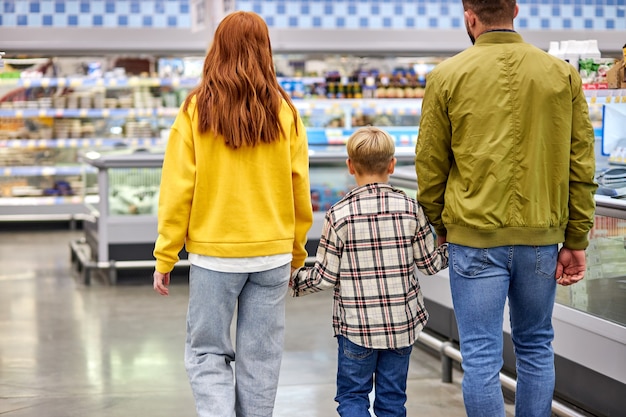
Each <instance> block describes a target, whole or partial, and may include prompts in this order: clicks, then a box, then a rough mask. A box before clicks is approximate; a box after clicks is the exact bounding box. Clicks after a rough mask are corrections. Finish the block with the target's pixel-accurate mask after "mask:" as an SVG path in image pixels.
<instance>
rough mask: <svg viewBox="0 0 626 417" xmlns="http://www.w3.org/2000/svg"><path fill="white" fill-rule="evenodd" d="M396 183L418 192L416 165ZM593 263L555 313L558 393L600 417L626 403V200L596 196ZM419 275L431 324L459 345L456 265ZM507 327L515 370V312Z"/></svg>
mask: <svg viewBox="0 0 626 417" xmlns="http://www.w3.org/2000/svg"><path fill="white" fill-rule="evenodd" d="M601 165H603V164H602V163H601ZM390 183H391V184H392V185H395V186H397V187H399V188H401V189H404V190H405V191H406V192H407V193H409V195H413V196H415V195H416V192H417V176H416V173H415V169H414V168H413V167H401V168H399V169H397V170H396V172H395V173H394V174H392V176H391V178H390ZM587 263H588V266H587V273H586V277H585V279H584V280H583V281H581V282H579V283H577V284H576V285H573V286H568V287H560V286H559V287H558V289H557V297H556V304H555V306H554V313H553V325H554V331H555V339H554V342H553V347H554V352H555V367H556V370H557V372H556V377H557V379H556V389H555V396H556V397H557V398H560V399H562V400H564V401H566V402H568V403H570V404H573V405H575V406H577V407H580V408H581V409H583V410H585V411H587V412H591V413H592V414H593V415H595V416H614V415H621V414H622V413H623V410H624V409H626V398H625V397H624V396H623V393H624V392H626V361H624V358H626V200H625V199H619V198H612V197H609V196H604V195H596V216H595V225H594V227H593V229H592V231H591V233H590V245H589V247H588V249H587ZM419 279H420V286H421V287H422V292H423V294H424V298H425V303H426V307H427V309H428V311H429V312H430V319H429V322H428V325H427V328H428V329H429V330H430V331H434V332H435V333H438V334H439V335H441V336H442V337H443V338H445V339H446V340H449V341H451V342H453V343H456V344H458V343H459V335H458V331H457V328H456V320H455V316H454V310H453V305H452V297H451V295H450V289H449V272H448V270H447V269H446V270H444V271H441V272H440V273H438V274H437V275H435V276H432V277H429V276H425V275H421V274H420V278H419ZM502 330H503V334H504V339H505V353H504V370H505V371H506V372H508V373H509V374H511V375H515V356H514V354H513V347H512V342H511V338H510V326H509V320H508V310H505V314H504V327H503V329H502ZM573 381H575V383H573Z"/></svg>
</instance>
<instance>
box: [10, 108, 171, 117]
mask: <svg viewBox="0 0 626 417" xmlns="http://www.w3.org/2000/svg"><path fill="white" fill-rule="evenodd" d="M177 113H178V108H173V107H159V108H146V109H140V108H132V109H130V108H129V109H0V117H14V118H29V117H55V118H64V117H79V118H86V117H93V118H107V117H159V116H161V117H163V116H165V117H175V116H176V114H177Z"/></svg>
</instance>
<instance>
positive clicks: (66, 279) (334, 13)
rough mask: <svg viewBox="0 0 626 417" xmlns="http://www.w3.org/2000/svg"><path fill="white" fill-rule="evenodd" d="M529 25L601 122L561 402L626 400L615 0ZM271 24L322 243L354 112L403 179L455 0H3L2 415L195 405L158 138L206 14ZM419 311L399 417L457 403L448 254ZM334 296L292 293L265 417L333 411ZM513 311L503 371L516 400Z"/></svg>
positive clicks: (560, 356)
mask: <svg viewBox="0 0 626 417" xmlns="http://www.w3.org/2000/svg"><path fill="white" fill-rule="evenodd" d="M518 4H519V7H520V12H519V15H518V17H517V18H516V20H515V25H516V29H517V30H518V31H519V33H520V34H521V35H522V36H523V37H524V39H525V40H526V41H527V42H529V43H532V44H533V45H535V46H537V47H538V48H541V49H543V50H545V51H547V52H549V53H551V54H553V55H556V56H559V57H560V58H562V59H565V60H567V61H568V62H570V64H572V65H574V66H575V67H576V68H578V70H579V71H580V74H581V77H582V79H583V83H584V87H585V94H586V97H587V100H588V103H589V115H590V117H591V120H592V123H593V126H594V131H595V134H596V144H595V145H596V161H597V170H598V173H597V181H598V183H599V185H600V187H599V189H598V192H597V195H596V206H597V210H596V218H595V225H594V228H593V230H592V232H591V237H590V241H591V243H590V246H589V248H588V250H587V262H588V271H587V276H586V278H585V279H584V280H583V281H582V282H581V283H579V284H577V285H574V286H570V287H560V288H558V290H557V301H556V304H555V308H554V318H553V321H554V328H555V340H554V351H555V356H556V358H555V366H556V371H557V380H556V388H555V395H554V401H553V407H552V412H553V415H554V416H599V417H608V416H624V410H626V396H625V395H624V393H626V76H625V74H624V72H625V70H624V67H625V64H624V61H625V58H626V0H584V1H582V0H518ZM234 10H246V11H254V12H256V13H258V14H259V15H261V16H262V17H263V18H264V19H265V21H266V22H267V24H268V27H269V29H270V37H271V40H272V47H273V51H274V60H275V66H276V71H277V75H278V77H279V81H280V83H281V85H282V86H283V88H284V89H285V90H286V91H288V92H289V93H290V94H291V96H292V97H293V100H294V103H295V105H296V107H297V108H298V110H299V112H300V114H301V115H302V118H303V120H304V122H305V126H306V128H307V137H308V141H309V154H310V178H311V197H312V202H313V208H314V224H313V227H312V228H311V230H310V232H309V236H308V238H309V239H308V243H307V250H308V252H309V256H310V258H309V259H308V261H309V262H311V261H312V258H313V257H314V256H315V251H316V247H317V243H318V241H319V236H320V233H321V224H322V220H323V216H324V212H325V210H327V209H328V208H329V207H330V206H331V205H332V204H333V203H335V202H336V201H338V200H339V199H340V198H341V197H342V196H343V195H344V194H345V193H346V192H347V191H348V190H350V189H351V188H352V187H353V186H354V182H353V178H352V177H351V176H350V175H349V174H348V172H347V170H346V169H345V165H344V161H345V158H346V153H345V147H344V145H345V142H346V140H347V138H348V137H349V136H350V134H351V133H352V132H353V131H354V130H355V129H356V128H358V127H359V126H365V125H375V126H380V127H384V128H385V129H387V130H388V131H389V132H390V133H391V135H392V136H393V137H394V139H395V140H396V150H397V155H396V156H397V158H398V167H397V169H396V172H395V173H394V174H393V175H392V177H391V179H390V182H391V183H392V184H393V185H395V186H397V187H399V188H401V189H403V190H405V191H406V192H407V193H409V194H410V195H415V193H416V186H417V184H416V177H415V170H414V148H415V143H416V140H417V133H418V125H419V120H420V112H421V100H422V97H423V94H424V86H425V82H426V76H427V74H428V72H429V71H430V70H432V68H434V67H435V66H436V65H437V64H438V63H440V62H442V61H443V60H445V59H446V58H448V57H450V56H452V55H454V54H456V53H458V52H460V51H462V50H463V49H465V48H467V47H469V46H471V43H470V41H469V39H468V36H467V33H466V30H465V27H464V22H463V6H462V3H461V1H460V0H333V1H330V0H115V1H113V0H89V1H87V0H66V1H58V0H29V1H21V0H0V265H1V269H0V415H2V416H5V415H6V416H8V417H34V416H46V417H73V416H81V417H82V416H88V417H99V416H107V417H115V416H139V415H141V416H143V415H146V416H147V415H150V416H154V417H179V416H192V415H195V409H194V404H193V398H192V395H191V390H190V388H189V384H188V381H187V376H186V374H185V370H184V366H183V360H182V358H183V348H184V338H185V314H186V309H187V296H188V281H187V273H188V262H187V260H186V256H185V253H181V261H180V262H179V264H178V265H177V267H176V269H175V271H174V279H173V284H172V289H171V295H170V296H169V297H167V298H164V297H160V296H158V295H157V294H156V293H155V292H154V291H153V290H152V268H153V267H154V260H153V258H152V247H153V244H154V240H155V238H156V202H157V199H158V186H159V181H160V167H161V164H162V159H163V149H164V145H165V144H166V142H167V139H168V134H169V127H170V125H171V123H172V121H173V118H174V117H175V115H176V113H177V111H178V106H179V105H180V103H181V101H182V100H184V98H185V97H186V94H187V93H188V91H189V90H190V89H191V88H193V87H194V86H195V85H196V84H197V82H198V80H199V78H200V76H201V68H202V63H203V59H204V54H205V52H206V49H207V47H208V46H209V44H210V42H211V37H212V33H213V31H214V29H215V27H216V25H217V23H218V22H219V20H220V19H221V18H222V17H223V16H224V15H225V14H227V13H229V12H231V11H234ZM420 284H421V287H422V291H423V292H424V296H425V301H426V306H427V308H428V310H429V312H430V321H429V323H428V325H427V328H426V330H425V331H424V332H423V334H422V335H421V336H420V339H419V340H418V342H417V343H416V345H415V348H414V349H413V353H412V362H411V367H410V371H409V381H408V390H407V394H408V400H407V415H408V416H429V417H438V416H441V417H456V416H464V415H465V411H464V408H463V399H462V393H461V381H462V379H463V373H462V371H461V367H460V361H462V358H461V356H460V354H459V352H458V333H457V330H456V322H455V318H454V313H453V310H452V301H451V297H450V293H449V287H448V285H449V283H448V272H447V270H444V271H442V272H441V273H439V274H437V275H435V276H432V277H426V276H420ZM331 308H332V293H331V292H327V293H320V294H315V295H311V296H307V297H303V298H301V299H291V298H290V299H288V300H287V329H286V340H285V351H284V357H283V365H282V369H281V377H280V383H279V390H278V397H277V400H276V409H275V416H277V417H286V416H289V417H293V416H298V417H301V416H302V417H308V416H311V417H329V416H333V415H337V413H336V411H335V409H336V403H335V402H334V399H333V398H334V393H335V373H336V351H337V347H336V342H335V340H334V338H333V337H332V327H331ZM507 321H508V319H507V320H505V325H504V328H503V336H504V339H505V353H504V367H503V369H502V373H501V381H502V386H503V391H504V393H505V398H506V401H507V406H506V407H507V417H509V416H513V415H514V407H513V399H514V395H515V361H514V356H513V351H512V345H511V342H510V329H509V327H508V324H507Z"/></svg>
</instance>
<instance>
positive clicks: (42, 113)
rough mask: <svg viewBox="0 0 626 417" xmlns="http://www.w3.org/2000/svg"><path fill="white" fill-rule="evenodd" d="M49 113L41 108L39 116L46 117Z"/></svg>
mask: <svg viewBox="0 0 626 417" xmlns="http://www.w3.org/2000/svg"><path fill="white" fill-rule="evenodd" d="M47 115H48V112H47V111H46V110H45V109H44V110H39V117H46V116H47Z"/></svg>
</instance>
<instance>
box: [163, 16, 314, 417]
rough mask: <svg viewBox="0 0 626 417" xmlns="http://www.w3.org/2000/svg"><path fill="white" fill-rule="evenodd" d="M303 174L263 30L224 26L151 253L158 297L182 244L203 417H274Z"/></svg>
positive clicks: (192, 109) (301, 153)
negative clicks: (186, 260)
mask: <svg viewBox="0 0 626 417" xmlns="http://www.w3.org/2000/svg"><path fill="white" fill-rule="evenodd" d="M308 172H309V160H308V146H307V139H306V132H305V129H304V126H303V124H302V121H301V119H300V116H299V114H298V112H297V111H296V109H295V107H294V106H293V103H292V102H291V100H290V98H289V96H288V95H287V94H286V93H285V91H284V90H283V89H282V88H281V87H280V85H279V84H278V82H277V80H276V74H275V71H274V63H273V59H272V49H271V44H270V38H269V32H268V29H267V25H266V24H265V22H264V21H263V19H262V18H261V17H259V16H258V15H256V14H254V13H251V12H242V11H239V12H235V13H232V14H230V15H228V16H226V17H225V18H224V19H223V21H222V22H221V23H220V24H219V26H218V28H217V30H216V32H215V36H214V39H213V43H212V45H211V47H210V49H209V51H208V53H207V56H206V58H205V61H204V69H203V76H202V81H201V82H200V85H198V86H197V87H196V88H195V89H194V90H193V91H191V92H190V94H189V96H188V97H187V99H186V101H185V103H184V104H183V106H182V107H181V109H180V111H179V114H178V116H177V118H176V120H175V121H174V124H173V126H172V129H171V134H170V137H169V140H168V144H167V149H166V151H165V158H164V161H163V171H162V177H161V188H160V197H159V211H158V233H159V235H158V238H157V240H156V244H155V249H154V256H155V258H156V267H155V272H154V289H155V290H156V291H157V292H158V293H160V294H162V295H167V294H168V293H169V291H168V285H169V283H170V272H171V271H172V269H173V268H174V265H175V264H176V262H177V261H178V254H179V251H180V250H181V249H182V248H183V245H184V246H185V249H186V250H187V252H188V254H189V261H190V263H191V269H190V273H189V309H188V313H187V340H186V350H185V366H186V369H187V373H188V375H189V380H190V383H191V388H192V391H193V394H194V397H195V401H196V409H197V412H198V415H199V416H202V417H204V416H217V417H230V416H234V415H237V416H238V417H242V416H251V415H254V416H271V415H272V412H273V407H274V400H275V396H276V389H277V385H278V374H279V369H280V363H281V358H282V350H283V340H284V337H283V334H284V324H285V295H286V292H287V287H288V282H289V275H290V269H291V267H294V268H297V267H301V266H302V265H303V264H304V260H305V258H306V255H307V254H306V251H305V248H304V245H305V243H306V233H307V231H308V229H309V228H310V226H311V223H312V217H313V214H312V209H311V200H310V186H309V175H308ZM235 309H237V310H236V312H237V325H236V346H235V348H234V349H233V346H232V342H231V333H230V329H231V322H232V320H233V316H234V314H235ZM235 352H236V364H237V366H236V367H235V375H234V378H233V368H232V366H231V362H232V361H234V360H235Z"/></svg>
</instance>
